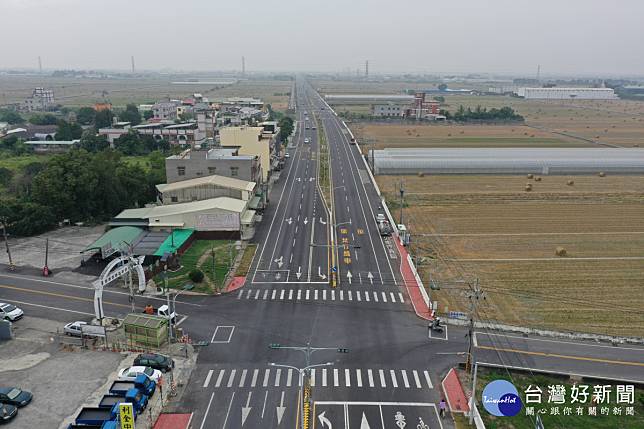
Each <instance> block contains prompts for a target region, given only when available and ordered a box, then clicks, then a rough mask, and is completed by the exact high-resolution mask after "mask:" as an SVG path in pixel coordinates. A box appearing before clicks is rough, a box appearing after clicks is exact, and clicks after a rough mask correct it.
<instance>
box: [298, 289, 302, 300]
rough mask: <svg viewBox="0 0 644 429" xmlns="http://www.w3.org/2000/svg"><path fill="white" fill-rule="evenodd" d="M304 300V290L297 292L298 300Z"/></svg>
mask: <svg viewBox="0 0 644 429" xmlns="http://www.w3.org/2000/svg"><path fill="white" fill-rule="evenodd" d="M301 299H302V289H298V290H297V300H298V301H300V300H301Z"/></svg>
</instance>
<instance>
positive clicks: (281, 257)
mask: <svg viewBox="0 0 644 429" xmlns="http://www.w3.org/2000/svg"><path fill="white" fill-rule="evenodd" d="M283 259H284V256H280V257H279V258H277V259H275V261H274V262H276V263H277V266H278V267H280V268H282V265H284V262H282V260H283Z"/></svg>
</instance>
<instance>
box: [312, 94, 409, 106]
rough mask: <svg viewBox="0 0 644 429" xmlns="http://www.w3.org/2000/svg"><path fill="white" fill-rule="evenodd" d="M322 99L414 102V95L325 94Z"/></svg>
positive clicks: (348, 101)
mask: <svg viewBox="0 0 644 429" xmlns="http://www.w3.org/2000/svg"><path fill="white" fill-rule="evenodd" d="M324 99H325V100H326V102H327V103H329V104H371V103H400V104H412V103H413V102H414V96H413V95H406V94H396V95H392V94H326V95H325V96H324Z"/></svg>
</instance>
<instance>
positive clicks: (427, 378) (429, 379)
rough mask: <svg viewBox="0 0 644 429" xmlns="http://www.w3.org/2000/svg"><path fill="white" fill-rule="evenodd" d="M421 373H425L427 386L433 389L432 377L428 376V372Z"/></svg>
mask: <svg viewBox="0 0 644 429" xmlns="http://www.w3.org/2000/svg"><path fill="white" fill-rule="evenodd" d="M423 373H425V380H427V385H428V386H429V388H430V389H433V388H434V385H433V384H432V379H431V378H429V372H428V371H423Z"/></svg>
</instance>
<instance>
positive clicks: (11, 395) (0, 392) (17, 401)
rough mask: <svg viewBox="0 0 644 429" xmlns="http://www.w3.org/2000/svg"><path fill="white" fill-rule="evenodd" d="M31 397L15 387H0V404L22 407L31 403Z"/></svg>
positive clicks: (28, 393)
mask: <svg viewBox="0 0 644 429" xmlns="http://www.w3.org/2000/svg"><path fill="white" fill-rule="evenodd" d="M32 398H33V395H32V394H31V393H30V392H27V391H26V390H21V389H18V388H17V387H0V402H3V403H5V404H11V405H15V406H17V407H24V406H25V405H27V404H28V403H30V402H31V399H32Z"/></svg>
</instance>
